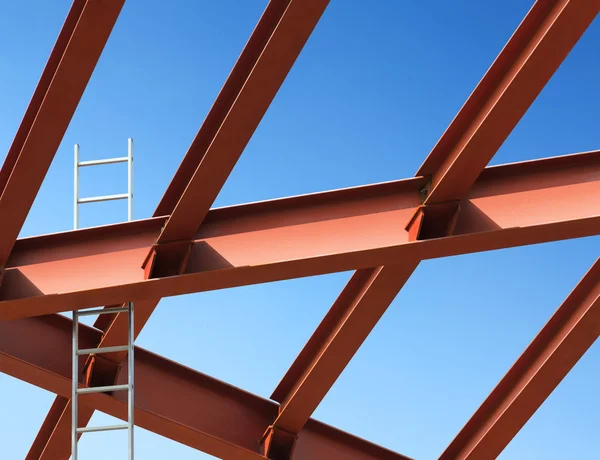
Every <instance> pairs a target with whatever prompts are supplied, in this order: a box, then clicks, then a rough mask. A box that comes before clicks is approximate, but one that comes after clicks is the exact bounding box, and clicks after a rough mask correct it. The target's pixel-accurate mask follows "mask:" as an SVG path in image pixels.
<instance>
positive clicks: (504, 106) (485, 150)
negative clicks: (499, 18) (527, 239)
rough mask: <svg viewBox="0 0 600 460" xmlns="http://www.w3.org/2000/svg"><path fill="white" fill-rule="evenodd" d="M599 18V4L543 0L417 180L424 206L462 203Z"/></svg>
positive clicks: (501, 55)
mask: <svg viewBox="0 0 600 460" xmlns="http://www.w3.org/2000/svg"><path fill="white" fill-rule="evenodd" d="M597 13H598V2H597V1H595V0H594V1H588V0H538V1H536V2H535V4H534V5H533V7H532V8H531V11H530V12H529V13H528V14H527V16H526V17H525V19H524V20H523V22H522V23H521V25H520V26H519V27H518V28H517V30H516V31H515V33H514V34H513V36H512V37H511V38H510V40H509V41H508V43H507V44H506V46H505V47H504V49H503V50H502V51H501V53H500V54H499V55H498V57H497V58H496V60H495V61H494V63H493V64H492V66H491V67H490V69H489V70H488V71H487V73H486V74H485V76H484V77H483V79H482V80H481V82H480V83H479V84H478V85H477V87H476V88H475V90H474V91H473V93H472V94H471V96H470V97H469V99H468V100H467V102H466V103H465V105H464V106H463V107H462V108H461V110H460V111H459V112H458V114H457V115H456V117H455V118H454V120H453V121H452V123H451V124H450V126H449V127H448V129H447V130H446V132H445V133H444V134H443V136H442V137H441V138H440V140H439V141H438V143H437V144H436V145H435V147H434V148H433V150H432V151H431V153H430V154H429V156H428V157H427V159H426V160H425V162H424V163H423V165H422V166H421V167H420V168H419V171H418V172H417V175H421V176H429V177H430V178H431V183H430V186H429V190H428V195H427V197H426V200H425V203H426V204H427V203H440V202H446V201H452V200H457V199H461V198H462V197H463V196H465V194H466V192H467V191H468V190H469V189H470V188H471V186H472V185H473V183H474V182H475V180H476V179H477V177H478V176H479V173H480V172H481V170H482V169H483V168H484V167H485V165H487V164H488V163H489V161H490V160H491V158H492V157H493V156H494V154H495V153H496V151H497V150H498V148H500V146H501V145H502V143H503V142H504V141H505V140H506V138H507V137H508V135H509V134H510V133H511V131H512V130H513V128H514V127H515V126H516V125H517V123H518V122H519V120H520V119H521V117H522V116H523V115H524V114H525V112H526V111H527V109H528V108H529V106H530V105H531V104H532V103H533V101H534V100H535V98H536V97H537V96H538V94H539V93H540V92H541V90H542V89H543V88H544V86H545V85H546V83H547V82H548V81H549V80H550V78H551V77H552V75H553V74H554V72H555V71H556V69H558V67H559V66H560V64H561V63H562V62H563V60H564V59H565V58H566V57H567V55H568V54H569V51H571V49H572V48H573V46H574V45H575V43H577V41H578V40H579V38H580V37H581V35H582V34H583V33H584V31H585V30H586V29H587V27H588V26H589V25H590V23H591V22H592V21H593V19H594V17H595V16H596V14H597Z"/></svg>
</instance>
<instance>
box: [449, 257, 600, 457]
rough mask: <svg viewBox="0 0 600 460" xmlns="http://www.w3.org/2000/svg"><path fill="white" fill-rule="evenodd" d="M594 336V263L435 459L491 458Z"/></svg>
mask: <svg viewBox="0 0 600 460" xmlns="http://www.w3.org/2000/svg"><path fill="white" fill-rule="evenodd" d="M599 335H600V259H598V260H597V261H596V263H595V264H594V265H593V266H592V268H591V269H590V270H589V271H588V272H587V274H586V275H585V276H584V277H583V279H582V280H581V281H580V282H579V284H578V285H577V287H576V288H575V289H574V290H573V291H572V292H571V294H570V295H569V296H568V297H567V298H566V299H565V301H564V302H563V304H562V305H561V306H560V308H559V309H558V310H557V311H556V312H555V313H554V315H553V316H552V317H551V318H550V320H549V321H548V322H547V323H546V325H545V326H544V327H543V328H542V330H541V331H540V332H539V333H538V335H537V336H536V337H535V339H533V341H532V342H531V344H530V345H529V346H528V347H527V349H526V350H525V351H524V352H523V354H522V355H521V356H520V357H519V359H518V360H517V361H516V362H515V364H514V365H513V366H512V367H511V368H510V370H509V371H508V373H507V374H506V375H505V376H504V378H503V379H502V380H501V381H500V383H499V384H498V386H496V388H495V389H494V390H493V391H492V392H491V393H490V395H489V396H488V397H487V398H486V400H485V401H484V402H483V404H482V405H481V407H479V409H478V410H477V412H475V414H474V415H473V416H472V417H471V419H470V420H469V421H468V422H467V424H466V425H465V427H464V428H463V429H462V430H461V431H460V433H459V434H458V435H457V436H456V438H455V439H454V440H453V441H452V443H451V444H450V445H449V446H448V448H447V449H446V450H445V451H444V453H443V454H442V456H441V457H440V459H442V460H455V459H456V460H458V459H470V460H475V459H479V458H496V457H497V456H498V455H500V453H501V452H502V451H503V450H504V448H505V447H506V446H507V445H508V443H509V442H510V441H511V439H512V438H513V437H514V436H515V435H516V434H517V433H518V432H519V430H520V429H521V428H522V427H523V426H524V425H525V423H526V422H527V420H529V418H530V417H531V416H532V415H533V414H534V413H535V411H536V410H537V409H538V408H539V407H540V406H541V405H542V403H543V402H544V401H545V400H546V398H547V397H548V396H550V394H551V393H552V391H554V389H555V388H556V387H557V386H558V384H559V383H560V382H561V381H562V379H563V378H564V377H565V376H566V375H567V373H568V372H569V371H570V370H571V369H572V368H573V366H575V364H576V363H577V361H579V359H580V358H581V357H582V356H583V355H584V354H585V352H586V351H587V350H588V349H589V348H590V347H591V346H592V344H593V343H594V342H595V341H596V339H597V338H598V336H599Z"/></svg>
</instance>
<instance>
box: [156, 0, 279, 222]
mask: <svg viewBox="0 0 600 460" xmlns="http://www.w3.org/2000/svg"><path fill="white" fill-rule="evenodd" d="M289 2H290V0H270V1H269V3H268V5H267V7H266V9H265V11H264V12H263V14H262V16H261V18H260V20H259V21H258V23H257V25H256V27H255V28H254V31H253V32H252V34H251V35H250V39H249V40H248V43H246V46H245V47H244V49H243V50H242V53H241V54H240V56H239V57H238V60H237V62H236V63H235V65H234V66H233V69H232V71H231V73H230V74H229V76H228V77H227V80H226V81H225V84H224V85H223V88H222V89H221V91H220V92H219V95H218V96H217V98H216V99H215V102H214V103H213V105H212V107H211V108H210V110H209V112H208V114H207V116H206V119H205V120H204V122H203V123H202V126H200V130H199V131H198V133H197V134H196V137H195V138H194V140H193V141H192V144H191V145H190V147H189V149H188V151H187V153H186V154H185V157H184V158H183V160H182V162H181V164H180V165H179V168H178V169H177V172H176V173H175V176H174V177H173V179H172V180H171V183H170V184H169V186H168V187H167V190H166V191H165V194H164V195H163V197H162V198H161V200H160V203H159V204H158V206H157V208H156V210H155V212H154V216H155V217H157V216H167V215H170V214H171V213H172V212H173V210H174V209H175V206H176V205H177V202H178V201H179V200H180V199H181V197H182V195H183V193H184V192H185V189H186V187H187V185H188V184H189V182H190V180H191V179H192V176H193V175H194V173H195V171H196V169H197V168H198V166H199V165H200V163H201V162H202V160H203V158H204V156H205V155H206V151H207V150H208V148H209V146H210V144H211V142H212V141H213V139H214V138H215V136H216V134H217V132H218V131H219V127H220V126H221V124H222V123H223V120H225V117H226V116H227V113H228V112H229V110H231V107H232V106H233V104H234V102H235V100H236V99H237V97H238V95H239V93H240V91H241V90H242V88H243V86H244V83H245V81H246V80H247V79H248V76H249V75H250V73H251V72H252V68H253V67H254V66H255V65H256V61H257V60H258V58H259V57H260V55H261V53H262V52H263V50H264V48H265V45H266V44H267V42H268V41H269V38H270V37H271V36H272V35H273V31H274V30H275V27H276V26H277V24H278V23H279V21H280V20H281V16H282V15H283V13H284V11H285V9H286V7H287V6H288V4H289Z"/></svg>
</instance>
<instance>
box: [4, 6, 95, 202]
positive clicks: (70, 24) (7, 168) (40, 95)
mask: <svg viewBox="0 0 600 460" xmlns="http://www.w3.org/2000/svg"><path fill="white" fill-rule="evenodd" d="M86 2H87V0H75V1H74V2H73V4H72V5H71V9H70V10H69V13H68V14H67V17H66V19H65V22H64V24H63V26H62V28H61V30H60V33H59V34H58V38H57V39H56V43H55V44H54V47H53V48H52V52H51V53H50V57H49V58H48V62H47V63H46V66H45V67H44V70H43V72H42V76H41V77H40V81H39V82H38V84H37V86H36V88H35V91H34V92H33V96H32V97H31V101H29V105H28V106H27V110H26V111H25V115H23V120H21V124H20V125H19V128H18V129H17V134H16V135H15V138H14V139H13V142H12V144H11V146H10V149H9V150H8V154H7V155H6V158H5V159H4V164H3V165H2V169H0V196H2V192H3V191H4V188H5V187H6V183H7V182H8V178H9V177H10V173H11V172H12V169H13V168H14V166H15V163H16V162H17V158H19V153H20V152H21V149H22V148H23V144H25V140H26V139H27V135H28V134H29V131H30V130H31V126H32V125H33V121H34V120H35V117H36V115H37V113H38V112H39V110H40V107H41V106H42V101H43V100H44V96H45V95H46V93H47V92H48V88H49V87H50V83H51V82H52V78H53V77H54V74H55V73H56V69H58V65H59V63H60V60H61V59H62V57H63V54H64V52H65V49H66V48H67V43H69V40H70V39H71V36H72V35H73V31H74V30H75V25H76V24H77V21H78V20H79V18H80V16H81V12H82V11H83V7H84V6H85V3H86Z"/></svg>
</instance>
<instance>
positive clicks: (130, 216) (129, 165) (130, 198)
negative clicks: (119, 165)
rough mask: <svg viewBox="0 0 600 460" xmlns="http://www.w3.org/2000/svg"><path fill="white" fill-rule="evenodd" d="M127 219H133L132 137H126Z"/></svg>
mask: <svg viewBox="0 0 600 460" xmlns="http://www.w3.org/2000/svg"><path fill="white" fill-rule="evenodd" d="M127 197H128V198H127V220H129V221H132V220H133V139H132V138H131V137H130V138H129V139H127Z"/></svg>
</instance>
